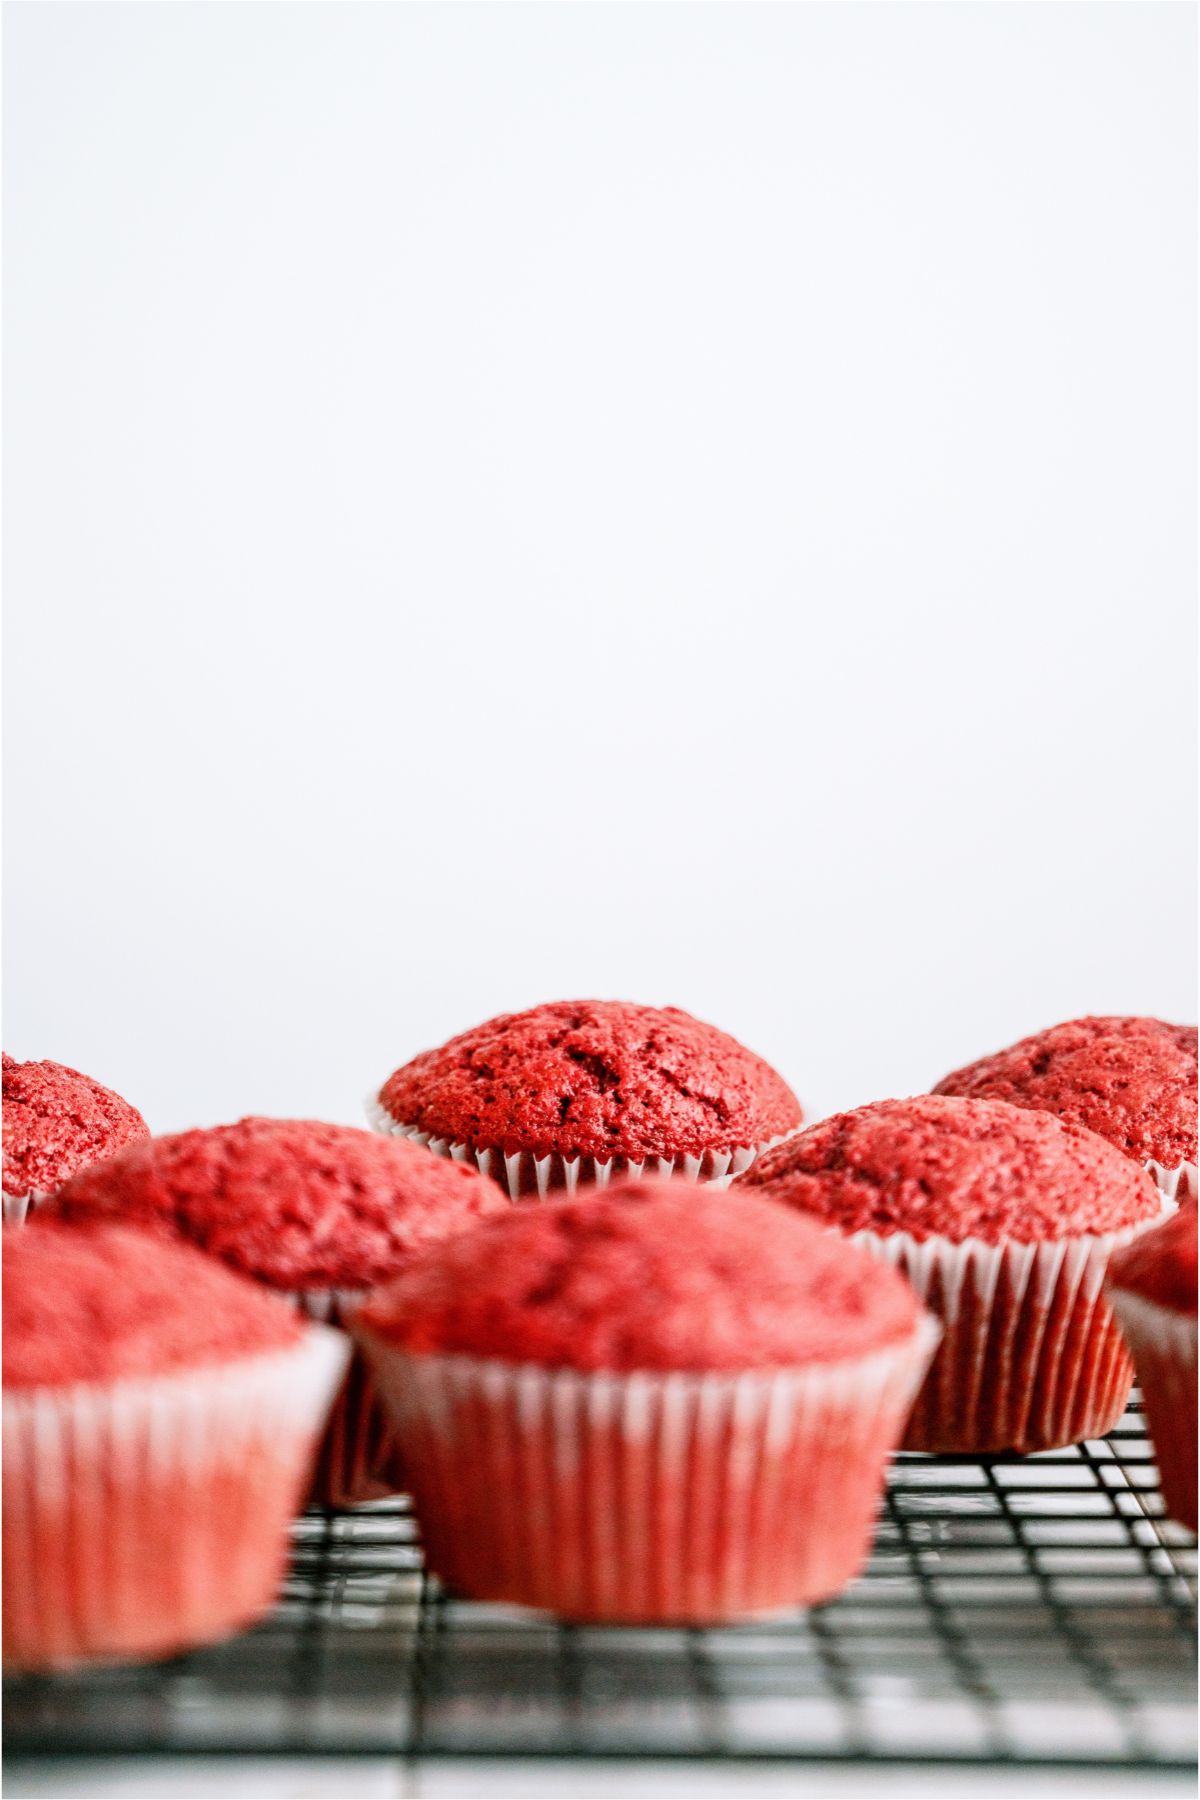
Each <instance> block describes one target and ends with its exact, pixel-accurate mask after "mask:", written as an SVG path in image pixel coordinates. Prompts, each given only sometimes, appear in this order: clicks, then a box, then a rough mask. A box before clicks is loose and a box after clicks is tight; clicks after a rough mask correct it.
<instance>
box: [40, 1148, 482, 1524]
mask: <svg viewBox="0 0 1200 1800" xmlns="http://www.w3.org/2000/svg"><path fill="white" fill-rule="evenodd" d="M508 1206H509V1202H508V1201H507V1200H506V1199H505V1197H504V1195H503V1194H502V1193H501V1192H500V1190H499V1189H498V1188H497V1187H496V1185H495V1183H494V1182H491V1181H487V1180H485V1178H484V1177H483V1176H482V1175H480V1174H479V1173H478V1172H477V1171H476V1170H475V1169H474V1168H465V1167H461V1166H459V1165H457V1164H455V1163H448V1162H444V1161H441V1160H439V1159H438V1158H437V1157H435V1156H430V1155H429V1153H428V1152H427V1151H425V1150H422V1149H420V1148H419V1147H418V1146H417V1145H415V1144H408V1143H404V1142H402V1141H398V1140H394V1139H392V1140H389V1139H384V1138H380V1137H378V1136H376V1135H375V1134H374V1133H372V1132H369V1131H362V1130H359V1129H357V1128H356V1127H355V1126H352V1125H327V1124H322V1123H319V1122H317V1121H315V1120H308V1119H260V1118H250V1119H242V1120H241V1121H240V1122H239V1123H238V1124H235V1125H219V1126H215V1127H213V1128H212V1129H209V1130H202V1131H185V1132H180V1133H178V1134H176V1135H174V1136H170V1137H159V1138H151V1139H150V1140H148V1141H147V1142H146V1143H144V1144H138V1145H135V1146H134V1147H132V1148H131V1149H129V1150H126V1151H123V1152H122V1154H121V1155H120V1156H117V1157H113V1158H112V1159H111V1160H110V1161H107V1162H104V1163H100V1164H97V1165H95V1166H94V1167H93V1168H91V1169H88V1170H85V1171H84V1172H83V1173H82V1174H80V1175H78V1176H76V1177H75V1178H74V1180H72V1181H70V1182H68V1183H67V1184H66V1186H65V1187H64V1188H63V1189H62V1190H61V1192H60V1193H59V1194H58V1196H57V1197H56V1199H55V1200H54V1201H53V1203H52V1204H51V1206H50V1207H49V1208H48V1209H47V1210H48V1212H49V1213H52V1214H53V1216H54V1217H55V1218H58V1219H62V1220H64V1221H66V1222H68V1223H73V1222H76V1221H83V1222H89V1223H91V1222H95V1221H97V1220H103V1221H107V1222H114V1221H117V1222H120V1223H123V1224H128V1225H135V1226H137V1227H138V1228H139V1229H141V1230H147V1229H148V1230H152V1231H156V1232H158V1233H159V1234H161V1235H164V1236H168V1237H172V1238H181V1239H184V1240H186V1241H187V1242H189V1243H191V1244H193V1245H195V1246H196V1247H197V1248H198V1249H201V1250H204V1251H207V1252H208V1254H209V1255H210V1256H215V1257H219V1258H220V1260H221V1261H222V1262H223V1263H225V1264H227V1265H228V1266H229V1267H230V1268H232V1269H236V1270H238V1271H239V1272H240V1273H241V1274H243V1275H248V1276H250V1277H252V1279H254V1280H255V1281H258V1282H260V1283H262V1284H263V1285H264V1286H266V1287H269V1288H272V1289H273V1290H274V1291H275V1292H276V1293H279V1294H283V1295H285V1296H286V1297H287V1298H288V1299H289V1300H291V1301H292V1303H293V1305H295V1306H297V1307H299V1308H300V1309H301V1310H302V1311H303V1312H305V1313H306V1314H308V1316H309V1317H311V1318H314V1319H319V1320H324V1321H327V1322H329V1323H330V1324H334V1325H337V1324H340V1322H341V1319H342V1314H343V1310H344V1308H345V1306H346V1305H347V1304H348V1303H350V1302H356V1301H358V1300H360V1299H361V1298H362V1296H363V1295H364V1294H365V1293H367V1292H368V1291H369V1290H370V1289H371V1288H374V1287H376V1286H377V1285H378V1284H379V1283H380V1282H383V1281H387V1280H390V1279H391V1278H392V1277H394V1276H396V1275H398V1274H400V1273H401V1272H402V1271H403V1270H404V1269H406V1268H407V1267H408V1266H409V1264H410V1263H411V1262H412V1261H413V1260H415V1259H416V1258H418V1257H420V1256H421V1255H422V1254H423V1253H424V1252H425V1251H426V1249H427V1248H428V1247H429V1246H430V1245H431V1244H434V1243H437V1242H438V1241H439V1240H440V1239H441V1238H444V1237H448V1236H450V1235H451V1234H452V1233H454V1232H456V1231H461V1230H463V1229H464V1228H465V1227H467V1226H470V1225H474V1224H476V1223H477V1222H478V1221H479V1220H480V1219H481V1218H485V1217H486V1216H487V1215H488V1214H489V1213H494V1212H502V1211H507V1210H508ZM402 1484H403V1474H402V1471H401V1469H400V1468H399V1467H398V1466H397V1464H396V1462H395V1458H394V1454H393V1439H392V1432H391V1428H390V1425H389V1423H388V1419H387V1416H386V1414H385V1413H384V1411H383V1409H382V1408H381V1406H380V1404H379V1401H378V1397H377V1395H376V1394H375V1391H374V1389H373V1386H372V1384H371V1381H370V1379H369V1376H368V1374H367V1371H366V1368H365V1367H364V1365H363V1364H362V1362H361V1360H360V1359H358V1358H356V1359H355V1360H354V1361H353V1362H352V1364H351V1366H350V1369H349V1371H348V1373H347V1376H346V1382H345V1385H344V1387H343V1390H342V1392H341V1394H340V1396H339V1398H338V1402H337V1405H336V1406H335V1407H334V1409H333V1413H332V1415H331V1417H330V1420H329V1425H328V1429H327V1431H326V1433H325V1438H324V1441H323V1444H322V1448H321V1454H320V1458H319V1460H318V1463H317V1468H316V1472H315V1475H314V1482H313V1492H312V1498H313V1499H314V1500H315V1501H317V1502H318V1503H319V1504H322V1505H329V1506H348V1505H353V1504H355V1503H356V1502H358V1501H360V1500H368V1499H374V1498H378V1497H379V1496H381V1495H383V1494H389V1493H395V1492H397V1491H398V1490H399V1488H400V1487H401V1486H402Z"/></svg>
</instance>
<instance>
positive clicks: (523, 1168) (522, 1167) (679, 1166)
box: [367, 1096, 803, 1200]
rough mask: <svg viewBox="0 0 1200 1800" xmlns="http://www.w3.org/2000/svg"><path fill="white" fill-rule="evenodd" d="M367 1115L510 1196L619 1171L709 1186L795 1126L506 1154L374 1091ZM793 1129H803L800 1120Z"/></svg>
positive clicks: (737, 1171) (739, 1170)
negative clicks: (471, 1167)
mask: <svg viewBox="0 0 1200 1800" xmlns="http://www.w3.org/2000/svg"><path fill="white" fill-rule="evenodd" d="M367 1115H368V1117H369V1119H370V1122H371V1124H372V1126H373V1128H374V1129H375V1130H376V1131H379V1132H382V1133H383V1134H384V1135H385V1136H391V1137H403V1138H408V1139H410V1140H411V1142H413V1143H415V1144H421V1145H422V1146H423V1147H424V1148H425V1149H427V1150H431V1151H432V1152H433V1154H434V1155H435V1156H447V1157H449V1158H450V1159H451V1160H452V1161H454V1162H473V1163H474V1164H475V1166H476V1167H477V1168H478V1170H479V1172H480V1174H481V1175H490V1176H491V1177H492V1179H493V1180H494V1181H497V1182H499V1183H500V1185H501V1186H503V1187H507V1189H508V1193H509V1198H510V1199H512V1200H530V1199H533V1198H534V1197H535V1196H536V1198H537V1199H539V1200H544V1199H546V1197H547V1195H549V1194H551V1193H561V1194H566V1195H570V1194H573V1193H574V1192H575V1191H576V1189H577V1188H580V1187H607V1186H608V1184H609V1182H610V1181H613V1180H616V1179H617V1178H618V1177H620V1178H624V1179H628V1180H632V1181H642V1180H645V1179H647V1178H653V1177H656V1176H660V1177H663V1178H664V1179H665V1178H669V1177H671V1176H675V1177H677V1178H679V1177H681V1178H682V1179H684V1180H686V1181H696V1182H704V1183H706V1184H707V1185H709V1186H711V1187H721V1188H724V1187H728V1186H729V1184H730V1182H731V1181H732V1180H733V1179H734V1177H735V1176H736V1175H741V1174H743V1173H744V1172H745V1171H746V1170H747V1169H748V1168H749V1167H750V1165H751V1163H752V1162H754V1161H756V1160H757V1158H758V1157H760V1156H761V1155H762V1154H763V1153H764V1151H767V1150H773V1149H774V1147H775V1145H776V1144H782V1143H783V1142H784V1141H785V1140H786V1139H787V1138H789V1137H793V1136H794V1135H795V1133H794V1132H790V1131H785V1132H781V1133H780V1134H779V1136H777V1137H773V1138H768V1139H767V1140H766V1141H765V1142H764V1143H761V1144H734V1145H730V1146H729V1148H728V1149H724V1150H705V1151H704V1152H703V1154H702V1155H700V1156H647V1157H643V1158H642V1159H641V1160H640V1161H638V1160H635V1159H633V1158H630V1157H624V1156H613V1157H609V1158H604V1159H602V1158H599V1157H595V1156H582V1155H580V1156H572V1157H566V1156H561V1155H559V1154H558V1153H557V1152H553V1153H550V1154H548V1155H546V1156H534V1155H533V1153H532V1152H531V1151H529V1150H518V1151H514V1152H513V1154H512V1155H511V1156H510V1155H506V1154H505V1152H504V1151H503V1150H500V1149H497V1148H494V1147H493V1148H491V1149H487V1148H484V1147H482V1146H480V1145H478V1144H468V1143H457V1142H455V1141H454V1140H453V1139H451V1138H444V1137H435V1136H433V1134H432V1133H431V1132H428V1131H419V1130H418V1129H417V1127H416V1126H415V1125H402V1124H401V1123H400V1121H399V1120H398V1119H394V1118H393V1117H392V1115H391V1113H390V1112H388V1110H387V1108H386V1107H385V1106H384V1105H383V1104H382V1102H381V1101H380V1100H379V1099H378V1097H376V1096H373V1097H372V1098H371V1099H369V1100H368V1101H367ZM796 1130H797V1131H800V1130H803V1126H800V1125H798V1126H797V1127H796Z"/></svg>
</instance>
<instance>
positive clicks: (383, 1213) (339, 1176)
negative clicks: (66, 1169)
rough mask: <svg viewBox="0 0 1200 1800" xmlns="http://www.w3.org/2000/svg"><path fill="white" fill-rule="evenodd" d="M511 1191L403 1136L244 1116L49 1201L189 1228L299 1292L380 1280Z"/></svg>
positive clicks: (216, 1251)
mask: <svg viewBox="0 0 1200 1800" xmlns="http://www.w3.org/2000/svg"><path fill="white" fill-rule="evenodd" d="M509 1204H510V1203H509V1201H508V1198H507V1196H506V1195H505V1194H504V1193H502V1192H501V1190H500V1188H499V1187H497V1186H496V1184H495V1182H493V1181H489V1180H488V1179H487V1178H486V1177H485V1176H483V1175H480V1174H479V1172H478V1170H477V1169H475V1168H468V1167H467V1166H466V1165H464V1164H462V1163H455V1162H449V1161H447V1160H445V1159H444V1158H442V1157H437V1156H432V1155H431V1154H430V1152H429V1151H428V1150H422V1149H421V1148H420V1146H419V1145H417V1144H410V1143H405V1142H404V1141H403V1140H402V1139H399V1138H384V1137H379V1136H378V1135H377V1134H376V1133H374V1132H371V1131H360V1130H358V1129H357V1127H355V1126H353V1125H326V1124H322V1123H319V1122H318V1121H316V1120H312V1119H242V1120H240V1121H239V1122H238V1124H236V1125H218V1126H215V1127H214V1128H213V1129H211V1130H208V1131H183V1132H179V1133H177V1134H176V1135H175V1136H173V1137H159V1138H151V1139H150V1140H149V1142H147V1143H145V1144H137V1145H135V1146H133V1148H131V1149H129V1150H125V1151H122V1153H121V1154H120V1156H116V1157H113V1158H111V1159H110V1160H109V1161H107V1162H103V1163H99V1164H97V1165H96V1166H95V1167H94V1168H91V1169H85V1170H84V1171H83V1173H82V1174H80V1175H77V1176H76V1177H75V1179H74V1180H73V1181H69V1182H68V1183H67V1184H66V1186H65V1187H64V1188H63V1189H62V1191H61V1193H60V1194H58V1196H57V1197H56V1198H55V1199H54V1200H53V1201H51V1202H49V1203H48V1206H47V1208H46V1211H47V1212H49V1213H50V1214H52V1216H53V1217H55V1218H59V1219H66V1220H84V1221H95V1220H97V1219H104V1220H107V1221H109V1222H112V1221H116V1220H119V1221H122V1222H125V1223H128V1224H131V1225H138V1226H140V1227H143V1228H147V1229H150V1230H155V1231H158V1232H160V1233H161V1234H163V1235H166V1236H171V1237H179V1238H185V1239H187V1240H188V1241H189V1242H191V1243H193V1244H196V1245H198V1246H199V1247H200V1248H201V1249H203V1250H207V1251H209V1252H210V1254H212V1255H213V1256H218V1257H220V1259H221V1261H222V1262H225V1263H228V1264H229V1265H230V1267H231V1268H235V1269H239V1270H241V1272H242V1273H243V1274H246V1275H252V1276H254V1277H255V1278H256V1279H257V1280H259V1281H262V1282H265V1283H266V1284H267V1285H268V1286H269V1287H276V1288H284V1289H287V1290H288V1291H290V1292H301V1291H309V1290H313V1289H323V1288H346V1289H362V1288H367V1287H371V1286H373V1285H374V1284H375V1283H376V1282H378V1281H383V1280H386V1279H387V1278H388V1277H390V1276H392V1275H396V1274H398V1273H399V1271H400V1270H401V1269H403V1268H404V1267H405V1266H406V1265H407V1263H408V1262H409V1261H411V1259H412V1258H413V1257H414V1256H417V1255H419V1254H421V1253H422V1252H423V1250H424V1249H425V1247H426V1246H427V1245H429V1244H431V1243H435V1242H436V1241H437V1240H438V1239H439V1238H442V1237H445V1236H447V1235H448V1234H449V1233H451V1232H454V1231H461V1230H462V1229H463V1228H464V1226H467V1225H473V1224H475V1223H476V1222H477V1221H478V1220H479V1219H481V1218H483V1217H485V1216H486V1215H487V1214H488V1213H492V1212H504V1211H507V1209H508V1206H509Z"/></svg>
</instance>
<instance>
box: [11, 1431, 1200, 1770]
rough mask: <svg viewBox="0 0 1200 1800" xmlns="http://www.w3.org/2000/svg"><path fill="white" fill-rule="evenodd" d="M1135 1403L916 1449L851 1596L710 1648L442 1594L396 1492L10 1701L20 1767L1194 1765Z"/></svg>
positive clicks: (1177, 1557) (740, 1630) (1189, 1635)
mask: <svg viewBox="0 0 1200 1800" xmlns="http://www.w3.org/2000/svg"><path fill="white" fill-rule="evenodd" d="M1157 1485H1158V1476H1157V1472H1156V1470H1155V1468H1154V1464H1153V1461H1152V1459H1151V1453H1150V1448H1149V1445H1148V1442H1147V1440H1146V1437H1145V1435H1144V1432H1143V1428H1142V1420H1141V1416H1140V1413H1139V1411H1138V1410H1137V1408H1136V1407H1135V1408H1133V1409H1132V1410H1131V1411H1130V1413H1129V1414H1127V1416H1126V1418H1125V1420H1124V1421H1123V1422H1122V1425H1121V1426H1120V1427H1119V1428H1118V1430H1117V1431H1115V1432H1114V1433H1113V1434H1112V1435H1111V1437H1109V1438H1107V1439H1104V1440H1102V1441H1098V1442H1093V1443H1088V1444H1084V1445H1081V1446H1079V1447H1078V1448H1077V1449H1073V1450H1067V1451H1061V1452H1056V1453H1055V1454H1053V1455H1046V1456H1039V1457H1032V1458H1020V1457H999V1458H995V1459H987V1460H982V1461H981V1460H977V1459H971V1458H967V1457H937V1458H931V1457H917V1456H905V1457H901V1458H900V1459H899V1461H898V1462H897V1464H896V1466H895V1468H894V1469H893V1472H892V1478H891V1481H890V1485H889V1490H888V1495H887V1500H886V1505H885V1508H884V1512H883V1517H882V1520H881V1524H880V1530H879V1535H878V1538H877V1541H876V1545H875V1550H874V1554H873V1556H872V1559H871V1563H870V1566H869V1568H868V1570H867V1571H866V1573H865V1574H864V1575H863V1576H862V1577H861V1578H860V1579H859V1580H858V1581H857V1582H855V1583H854V1585H853V1586H852V1587H851V1588H850V1589H849V1591H848V1592H847V1593H846V1594H844V1595H843V1596H842V1598H841V1599H839V1600H837V1601H836V1602H834V1603H832V1604H831V1605H828V1606H823V1607H820V1608H817V1609H815V1610H813V1611H811V1612H808V1613H800V1614H796V1615H794V1616H789V1617H786V1618H783V1619H775V1620H772V1621H771V1622H770V1623H765V1624H755V1625H745V1626H739V1627H736V1628H729V1629H724V1630H710V1631H679V1630H659V1629H642V1630H630V1629H624V1628H622V1629H613V1628H610V1629H593V1628H583V1627H567V1626H561V1625H558V1624H556V1623H555V1622H554V1621H552V1620H549V1619H547V1618H545V1617H543V1616H539V1615H535V1614H532V1613H523V1612H521V1611H519V1610H518V1609H515V1608H507V1607H498V1606H483V1605H473V1604H469V1603H467V1602H465V1601H461V1600H454V1599H451V1598H448V1597H447V1596H445V1595H443V1594H442V1593H440V1592H439V1590H438V1588H437V1584H436V1582H434V1580H433V1579H432V1578H430V1577H427V1576H426V1575H425V1573H424V1571H423V1569H422V1565H421V1554H420V1546H419V1541H418V1537H417V1531H416V1526H415V1523H414V1520H413V1518H412V1516H411V1514H410V1513H409V1510H408V1508H407V1505H406V1504H405V1503H404V1502H403V1501H396V1502H394V1503H390V1502H389V1503H384V1504H380V1505H377V1506H374V1507H367V1508H361V1509H359V1510H357V1511H355V1512H353V1513H329V1514H322V1513H309V1514H307V1515H306V1516H305V1517H304V1518H303V1519H301V1520H299V1521H298V1523H297V1525H296V1529H295V1546H294V1556H293V1561H292V1567H291V1571H290V1574H289V1577H288V1581H287V1585H286V1588H285V1591H284V1593H283V1595H282V1597H281V1601H280V1604H279V1607H278V1609H277V1611H276V1612H275V1613H274V1615H273V1616H272V1617H271V1618H270V1619H269V1620H267V1621H266V1622H265V1623H264V1624H263V1625H262V1626H260V1627H259V1628H258V1629H257V1630H255V1631H253V1632H251V1633H248V1634H247V1635H246V1636H244V1637H241V1638H239V1639H237V1640H235V1641H234V1642H232V1643H229V1644H225V1645H222V1646H221V1647H220V1648H218V1649H215V1650H208V1651H204V1652H199V1653H196V1654H193V1655H190V1656H184V1657H180V1658H178V1659H176V1660H175V1661H173V1662H171V1663H167V1664H161V1665H158V1666H156V1667H146V1668H132V1669H109V1670H101V1671H93V1672H90V1673H87V1674H81V1675H75V1676H55V1677H42V1678H37V1679H32V1678H25V1679H20V1680H14V1681H11V1682H9V1683H8V1684H7V1685H6V1696H5V1728H6V1730H5V1738H6V1747H7V1752H8V1755H9V1756H10V1757H28V1756H42V1755H50V1754H53V1755H57V1756H63V1755H77V1754H81V1755H107V1754H121V1755H126V1756H127V1755H130V1754H139V1753H160V1754H161V1753H164V1752H178V1753H190V1754H204V1755H212V1754H213V1753H220V1752H237V1753H245V1754H262V1753H264V1752H279V1753H287V1754H291V1755H322V1754H326V1753H329V1754H339V1755H346V1754H354V1753H364V1754H373V1755H386V1756H404V1757H416V1758H420V1757H436V1756H441V1755H455V1756H466V1755H472V1756H488V1755H491V1756H508V1755H520V1756H542V1755H551V1756H564V1755H572V1754H574V1755H579V1756H588V1757H591V1756H596V1757H616V1756H625V1757H639V1758H642V1757H659V1756H667V1757H691V1756H702V1757H713V1756H717V1757H741V1758H818V1759H821V1760H823V1761H824V1760H829V1759H847V1760H856V1759H860V1760H867V1761H875V1762H903V1761H909V1760H912V1761H920V1762H929V1761H947V1762H954V1763H959V1764H995V1763H1007V1764H1012V1763H1030V1764H1043V1765H1044V1764H1086V1765H1094V1766H1108V1767H1113V1766H1126V1767H1148V1766H1155V1767H1167V1768H1170V1767H1174V1768H1186V1767H1189V1766H1191V1764H1192V1763H1193V1761H1194V1756H1195V1677H1194V1672H1193V1669H1194V1652H1195V1635H1194V1633H1195V1610H1194V1598H1195V1583H1194V1577H1195V1566H1196V1552H1195V1547H1194V1544H1193V1540H1192V1539H1191V1537H1190V1536H1189V1535H1188V1534H1187V1533H1186V1532H1184V1531H1183V1530H1182V1529H1180V1528H1179V1527H1176V1526H1175V1525H1173V1524H1171V1523H1170V1522H1168V1521H1166V1520H1165V1519H1163V1518H1162V1517H1161V1502H1160V1500H1159V1496H1158V1493H1157Z"/></svg>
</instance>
